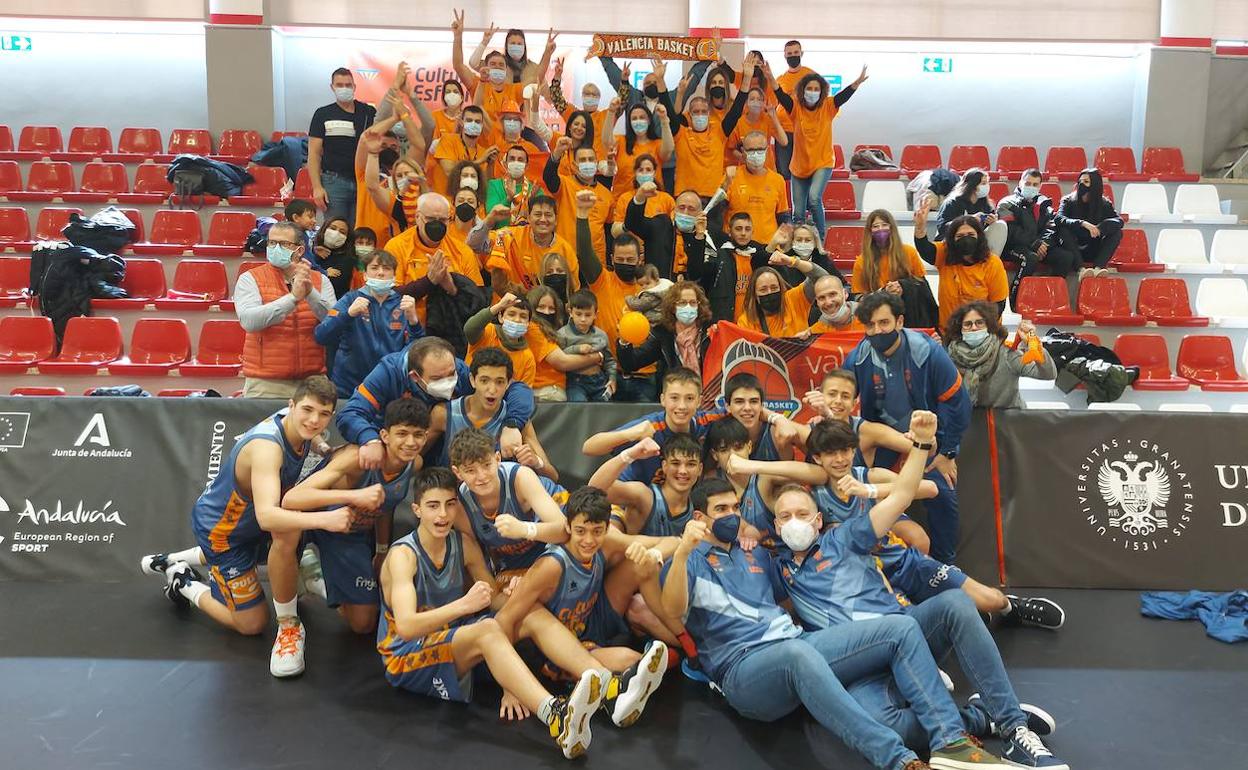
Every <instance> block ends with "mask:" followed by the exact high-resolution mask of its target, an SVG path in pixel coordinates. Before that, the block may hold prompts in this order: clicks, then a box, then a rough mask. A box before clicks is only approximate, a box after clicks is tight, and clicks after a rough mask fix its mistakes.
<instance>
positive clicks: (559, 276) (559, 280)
mask: <svg viewBox="0 0 1248 770" xmlns="http://www.w3.org/2000/svg"><path fill="white" fill-rule="evenodd" d="M542 285H544V286H548V287H549V288H551V289H553V290H554V292H555V293H556V294H558V295H559V296H560V297H566V296H568V277H567V276H566V275H564V274H563V273H549V274H547V276H546V277H545V278H543V279H542Z"/></svg>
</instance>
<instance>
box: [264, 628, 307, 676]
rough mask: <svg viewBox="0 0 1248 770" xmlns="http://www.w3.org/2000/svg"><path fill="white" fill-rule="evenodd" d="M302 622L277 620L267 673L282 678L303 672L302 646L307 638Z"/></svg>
mask: <svg viewBox="0 0 1248 770" xmlns="http://www.w3.org/2000/svg"><path fill="white" fill-rule="evenodd" d="M307 636H308V634H307V632H306V631H304V629H303V623H301V622H300V621H299V620H298V619H296V620H295V622H294V623H289V622H286V623H283V622H281V621H278V624H277V639H275V640H274V641H273V653H272V654H271V655H270V656H269V673H270V674H272V675H273V676H276V677H279V678H283V677H288V676H298V675H299V674H302V673H303V647H304V643H305V641H306V639H307Z"/></svg>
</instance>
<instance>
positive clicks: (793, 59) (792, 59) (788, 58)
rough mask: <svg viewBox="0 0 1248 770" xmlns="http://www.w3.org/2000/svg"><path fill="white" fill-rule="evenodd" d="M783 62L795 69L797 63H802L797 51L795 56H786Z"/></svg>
mask: <svg viewBox="0 0 1248 770" xmlns="http://www.w3.org/2000/svg"><path fill="white" fill-rule="evenodd" d="M784 62H785V64H788V65H789V68H790V69H797V65H799V64H801V63H802V55H801V54H800V53H799V54H798V55H797V56H786V57H784Z"/></svg>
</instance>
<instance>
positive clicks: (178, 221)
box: [0, 206, 280, 257]
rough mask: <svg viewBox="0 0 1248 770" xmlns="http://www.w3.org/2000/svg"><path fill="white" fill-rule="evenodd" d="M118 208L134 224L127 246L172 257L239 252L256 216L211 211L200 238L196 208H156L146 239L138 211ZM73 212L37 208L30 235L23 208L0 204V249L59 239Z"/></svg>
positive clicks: (27, 248)
mask: <svg viewBox="0 0 1248 770" xmlns="http://www.w3.org/2000/svg"><path fill="white" fill-rule="evenodd" d="M121 212H122V213H123V214H125V215H126V216H127V217H128V218H129V219H130V221H131V222H133V223H134V226H135V241H136V242H135V243H133V244H131V246H130V250H131V251H133V252H134V253H135V254H140V255H144V256H175V255H178V254H183V253H186V252H190V253H193V254H195V255H196V256H200V257H238V256H242V254H243V244H244V243H245V242H246V241H247V236H248V234H249V233H251V231H252V230H253V229H254V228H255V226H256V215H255V213H253V212H251V211H214V212H213V213H212V218H211V219H210V220H209V223H208V237H207V238H204V236H203V229H202V227H201V226H200V220H199V212H196V211H182V210H177V209H161V210H159V211H157V212H156V213H155V214H153V215H152V237H151V240H147V239H146V238H145V236H144V226H143V215H142V214H141V213H139V210H138V209H124V208H123V209H121ZM75 213H76V214H82V209H78V208H63V207H51V206H49V207H48V208H45V209H43V210H42V211H40V212H39V217H38V219H37V220H36V224H35V228H34V237H33V238H32V237H31V227H30V220H29V219H28V218H27V216H26V210H25V209H22V208H17V207H0V251H2V250H5V249H12V250H14V251H19V252H21V251H30V249H31V248H33V247H34V245H35V242H37V241H57V240H64V238H63V237H62V236H61V230H62V228H64V227H65V225H66V224H68V223H69V217H70V215H71V214H75ZM275 216H280V214H277V215H275Z"/></svg>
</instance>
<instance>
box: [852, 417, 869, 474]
mask: <svg viewBox="0 0 1248 770" xmlns="http://www.w3.org/2000/svg"><path fill="white" fill-rule="evenodd" d="M864 422H866V421H865V420H863V419H862V418H861V417H859V416H858V415H856V414H851V415H850V416H849V427H850V428H852V429H853V431H854V435H855V436H858V437H859V438H862V424H863V423H864ZM866 464H867V461H866V458H864V457H863V456H862V447H858V448H857V449H855V450H854V465H866Z"/></svg>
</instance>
